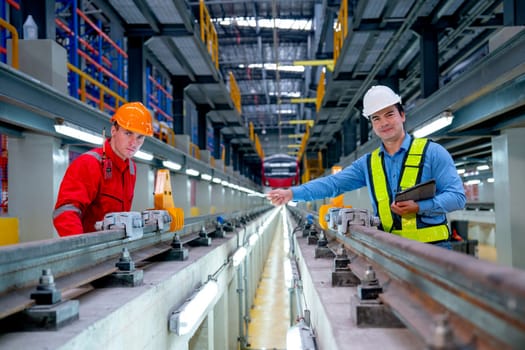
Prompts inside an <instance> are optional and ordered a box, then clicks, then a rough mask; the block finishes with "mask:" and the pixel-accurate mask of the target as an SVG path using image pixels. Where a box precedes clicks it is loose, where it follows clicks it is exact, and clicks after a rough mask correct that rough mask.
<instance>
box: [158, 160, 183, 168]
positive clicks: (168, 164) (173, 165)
mask: <svg viewBox="0 0 525 350" xmlns="http://www.w3.org/2000/svg"><path fill="white" fill-rule="evenodd" d="M162 166H164V167H166V168H168V169H171V170H180V169H182V165H180V164H179V163H175V162H172V161H170V160H165V161H163V162H162Z"/></svg>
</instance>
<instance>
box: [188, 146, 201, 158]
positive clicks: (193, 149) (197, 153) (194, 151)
mask: <svg viewBox="0 0 525 350" xmlns="http://www.w3.org/2000/svg"><path fill="white" fill-rule="evenodd" d="M190 155H191V156H192V157H193V158H195V159H201V150H200V149H199V146H197V145H196V144H194V143H190Z"/></svg>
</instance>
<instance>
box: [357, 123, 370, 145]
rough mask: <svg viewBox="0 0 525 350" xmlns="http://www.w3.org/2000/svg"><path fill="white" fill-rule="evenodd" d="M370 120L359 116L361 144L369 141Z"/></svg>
mask: <svg viewBox="0 0 525 350" xmlns="http://www.w3.org/2000/svg"><path fill="white" fill-rule="evenodd" d="M369 128H370V122H369V121H368V120H366V119H365V118H359V144H360V145H364V144H365V143H367V142H368V133H369V130H370V129H369Z"/></svg>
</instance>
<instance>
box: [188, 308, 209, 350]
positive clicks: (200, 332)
mask: <svg viewBox="0 0 525 350" xmlns="http://www.w3.org/2000/svg"><path fill="white" fill-rule="evenodd" d="M189 350H213V311H210V313H208V316H207V317H206V318H205V319H204V320H203V321H202V323H201V324H200V326H199V328H198V329H197V330H196V331H195V334H193V337H191V339H190V341H189Z"/></svg>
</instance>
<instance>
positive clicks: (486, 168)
mask: <svg viewBox="0 0 525 350" xmlns="http://www.w3.org/2000/svg"><path fill="white" fill-rule="evenodd" d="M489 169H490V166H488V165H487V164H482V165H478V166H477V167H476V170H479V171H483V170H489Z"/></svg>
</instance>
